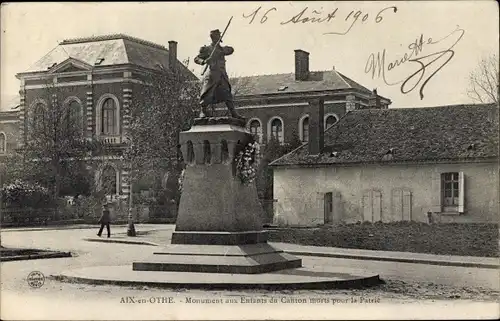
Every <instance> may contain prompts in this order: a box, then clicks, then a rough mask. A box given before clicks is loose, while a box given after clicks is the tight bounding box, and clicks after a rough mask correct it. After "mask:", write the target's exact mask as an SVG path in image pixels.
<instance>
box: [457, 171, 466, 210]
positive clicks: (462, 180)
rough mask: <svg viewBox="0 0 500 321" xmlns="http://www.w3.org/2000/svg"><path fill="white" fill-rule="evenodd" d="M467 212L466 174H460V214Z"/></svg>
mask: <svg viewBox="0 0 500 321" xmlns="http://www.w3.org/2000/svg"><path fill="white" fill-rule="evenodd" d="M464 211H465V177H464V172H459V173H458V212H459V213H464Z"/></svg>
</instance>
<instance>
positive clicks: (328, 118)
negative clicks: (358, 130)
mask: <svg viewBox="0 0 500 321" xmlns="http://www.w3.org/2000/svg"><path fill="white" fill-rule="evenodd" d="M338 120H339V119H338V118H337V116H336V115H328V116H326V119H325V130H327V129H328V128H330V127H332V126H333V125H334V124H335V123H336V122H337V121H338Z"/></svg>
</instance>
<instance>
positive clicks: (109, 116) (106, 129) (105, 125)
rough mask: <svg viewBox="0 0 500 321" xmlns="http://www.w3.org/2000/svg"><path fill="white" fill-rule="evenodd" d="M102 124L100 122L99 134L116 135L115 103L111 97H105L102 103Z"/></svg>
mask: <svg viewBox="0 0 500 321" xmlns="http://www.w3.org/2000/svg"><path fill="white" fill-rule="evenodd" d="M101 112H102V117H101V120H102V124H101V134H104V135H116V134H118V133H117V130H116V129H117V124H116V113H117V110H116V105H115V101H114V100H113V99H112V98H106V100H105V101H104V103H103V104H102V111H101Z"/></svg>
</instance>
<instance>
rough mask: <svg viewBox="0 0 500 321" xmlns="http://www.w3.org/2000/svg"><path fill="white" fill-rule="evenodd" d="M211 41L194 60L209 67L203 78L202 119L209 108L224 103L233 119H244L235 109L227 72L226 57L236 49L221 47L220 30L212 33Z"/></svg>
mask: <svg viewBox="0 0 500 321" xmlns="http://www.w3.org/2000/svg"><path fill="white" fill-rule="evenodd" d="M210 39H211V40H212V43H211V44H210V45H208V46H203V47H201V48H200V52H199V54H198V56H196V57H195V58H194V62H195V63H197V64H198V65H208V66H207V67H208V70H207V73H205V74H204V76H203V88H202V90H201V96H200V106H201V114H200V117H207V116H208V111H207V106H209V105H215V104H218V103H220V102H224V103H225V104H226V106H227V109H228V110H229V112H230V113H231V117H234V118H239V119H243V117H242V116H240V115H239V114H238V113H237V112H236V110H235V108H234V103H233V94H232V93H231V84H230V83H229V77H228V76H227V72H226V59H225V56H229V55H231V54H232V53H233V52H234V49H233V48H232V47H229V46H221V45H220V43H221V42H222V39H221V34H220V31H219V29H216V30H212V31H210Z"/></svg>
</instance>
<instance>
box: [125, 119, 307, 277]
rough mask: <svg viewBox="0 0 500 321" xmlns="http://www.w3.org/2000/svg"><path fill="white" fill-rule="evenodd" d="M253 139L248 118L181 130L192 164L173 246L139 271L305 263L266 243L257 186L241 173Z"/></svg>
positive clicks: (239, 269) (201, 122)
mask: <svg viewBox="0 0 500 321" xmlns="http://www.w3.org/2000/svg"><path fill="white" fill-rule="evenodd" d="M251 141H252V136H251V134H250V133H249V132H248V131H247V130H246V129H245V123H244V122H243V121H240V120H237V119H233V118H208V119H207V118H204V119H197V120H195V123H194V126H193V127H192V128H191V129H190V130H189V131H185V132H182V133H181V134H180V144H181V150H182V154H183V157H184V160H185V162H186V163H187V168H186V170H185V173H184V182H183V189H182V195H181V200H180V204H179V213H178V216H177V222H176V229H175V232H174V233H173V235H172V244H171V245H170V246H168V247H167V248H166V249H165V250H163V251H160V252H157V253H155V254H154V255H153V257H152V258H151V259H150V260H148V261H147V262H134V264H133V269H134V270H136V271H184V272H186V271H190V272H213V273H244V274H255V273H266V272H271V271H277V270H282V269H291V268H297V267H301V265H302V262H301V260H300V259H298V258H295V257H293V256H291V255H289V254H286V253H283V252H282V251H280V250H277V249H275V248H273V247H272V246H270V245H269V244H267V234H266V232H264V231H262V223H261V217H263V209H262V206H261V205H260V203H259V200H258V196H257V190H256V187H255V184H254V183H252V184H249V185H245V184H243V183H242V182H241V181H240V179H239V177H237V175H236V164H235V162H234V158H235V156H236V155H237V154H238V153H239V152H240V151H241V150H243V149H244V148H245V146H246V145H247V144H248V143H249V142H251Z"/></svg>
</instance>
